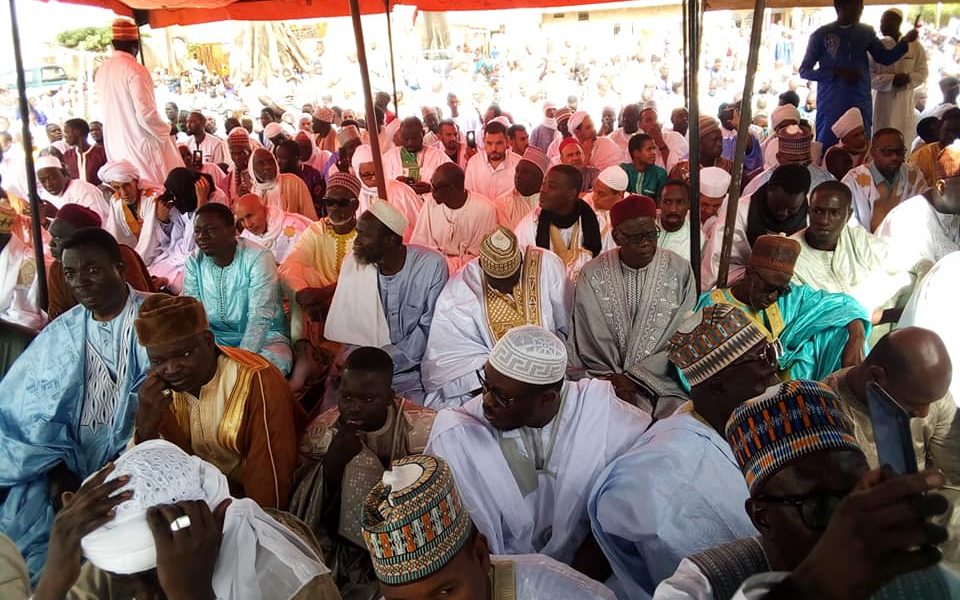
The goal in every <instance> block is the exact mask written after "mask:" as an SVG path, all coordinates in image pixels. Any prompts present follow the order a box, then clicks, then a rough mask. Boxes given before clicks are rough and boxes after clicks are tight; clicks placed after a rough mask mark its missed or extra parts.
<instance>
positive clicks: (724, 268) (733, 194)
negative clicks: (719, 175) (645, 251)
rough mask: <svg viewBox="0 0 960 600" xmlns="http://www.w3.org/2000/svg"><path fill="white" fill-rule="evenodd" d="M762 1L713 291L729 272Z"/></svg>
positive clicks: (758, 1) (758, 2)
mask: <svg viewBox="0 0 960 600" xmlns="http://www.w3.org/2000/svg"><path fill="white" fill-rule="evenodd" d="M765 7H766V1H765V0H756V3H755V4H754V6H753V27H752V28H751V30H750V53H749V54H748V55H747V73H746V77H745V78H744V80H743V99H742V100H741V101H740V126H739V127H737V150H736V154H735V155H734V157H733V178H732V180H731V181H730V191H729V195H728V196H727V215H726V220H725V222H724V227H723V245H722V246H721V250H720V267H719V268H718V269H717V288H724V287H727V276H728V275H729V273H730V253H731V251H732V248H733V230H734V227H735V226H736V222H737V207H738V205H739V204H740V189H741V187H740V184H741V182H742V181H743V159H744V155H745V154H746V151H747V142H748V141H749V139H750V121H751V120H752V117H751V113H752V112H753V111H752V110H751V108H752V102H751V97H752V96H753V79H754V75H756V72H757V61H758V59H759V56H760V34H761V33H763V11H764V8H765Z"/></svg>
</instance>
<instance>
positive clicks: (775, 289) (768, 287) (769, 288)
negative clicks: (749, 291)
mask: <svg viewBox="0 0 960 600" xmlns="http://www.w3.org/2000/svg"><path fill="white" fill-rule="evenodd" d="M757 279H759V280H760V281H761V282H762V283H763V289H762V290H761V292H762V293H763V294H776V295H777V296H779V297H783V296H787V295H789V294H790V291H791V288H790V286H789V285H775V284H773V283H770V282H769V281H767V280H766V279H764V278H763V277H760V275H759V274H757Z"/></svg>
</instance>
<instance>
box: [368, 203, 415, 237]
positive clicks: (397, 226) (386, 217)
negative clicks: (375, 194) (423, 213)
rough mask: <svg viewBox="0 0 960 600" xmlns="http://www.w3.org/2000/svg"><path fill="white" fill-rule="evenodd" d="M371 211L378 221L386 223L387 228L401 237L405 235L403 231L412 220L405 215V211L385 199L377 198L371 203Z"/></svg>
mask: <svg viewBox="0 0 960 600" xmlns="http://www.w3.org/2000/svg"><path fill="white" fill-rule="evenodd" d="M369 212H370V213H371V214H373V216H374V217H376V218H377V220H378V221H380V222H381V223H383V224H384V225H386V226H387V229H389V230H390V231H392V232H394V233H395V234H397V235H399V236H400V237H403V233H404V232H405V231H406V230H407V227H408V226H409V225H410V221H408V220H407V218H406V217H405V216H403V213H402V212H400V211H399V210H397V209H396V208H394V206H393V205H392V204H390V203H389V202H387V201H385V200H377V201H375V202H373V203H372V204H370V208H369Z"/></svg>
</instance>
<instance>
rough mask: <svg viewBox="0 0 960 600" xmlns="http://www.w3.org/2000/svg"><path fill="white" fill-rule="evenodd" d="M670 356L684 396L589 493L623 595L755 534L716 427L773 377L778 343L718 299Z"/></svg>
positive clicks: (676, 341) (690, 323)
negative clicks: (693, 557)
mask: <svg viewBox="0 0 960 600" xmlns="http://www.w3.org/2000/svg"><path fill="white" fill-rule="evenodd" d="M669 358H670V361H671V362H672V363H673V364H674V365H675V366H676V367H677V369H679V371H680V372H681V373H682V375H683V377H684V378H685V379H686V381H687V382H688V383H689V384H690V385H691V386H692V388H691V390H690V398H691V402H688V403H686V404H684V405H683V406H681V407H680V408H679V409H678V410H677V411H676V412H675V413H674V414H673V415H672V416H670V417H668V418H666V419H663V420H660V421H658V422H657V423H655V424H654V425H653V426H652V427H651V428H650V429H649V431H647V432H646V433H645V434H643V436H642V437H641V438H640V440H639V442H638V443H637V445H636V446H635V447H634V448H633V449H632V450H631V451H629V452H627V453H626V454H624V455H623V456H622V457H620V458H618V459H617V460H616V461H614V463H613V464H612V465H611V466H610V467H609V468H607V470H606V471H605V472H604V473H603V474H602V475H601V476H600V479H599V481H600V482H601V483H600V484H599V485H598V486H597V487H596V488H595V489H594V491H593V494H592V495H591V498H590V504H589V510H590V519H591V524H592V529H593V534H594V536H595V537H596V538H597V542H598V543H599V544H600V547H601V548H602V549H603V551H604V553H605V554H606V556H607V559H608V560H609V561H610V565H611V566H612V567H613V572H614V574H615V575H616V577H617V580H618V582H619V584H620V585H621V586H622V590H623V591H624V595H622V596H621V597H622V598H624V599H626V598H630V599H632V598H649V597H650V596H651V595H652V594H653V591H654V589H655V588H656V587H657V584H659V583H660V581H662V580H663V579H665V578H667V577H669V576H670V575H672V574H673V572H674V571H675V570H676V568H677V565H678V564H680V561H681V559H683V557H685V556H687V555H689V554H692V553H694V552H697V551H699V550H704V549H706V548H710V547H711V546H715V545H717V544H721V543H724V542H729V541H732V540H735V539H737V538H741V537H745V536H749V535H753V534H754V528H753V525H751V523H750V520H749V519H748V518H747V515H746V514H745V513H744V512H743V502H744V500H746V499H747V488H746V486H745V485H744V484H743V479H742V477H741V475H740V472H739V471H738V470H737V466H736V463H735V462H734V458H733V454H732V452H731V450H730V447H729V446H728V445H727V443H726V440H724V438H723V428H724V425H725V424H726V421H727V419H728V418H729V416H730V414H731V413H732V412H733V410H734V409H735V408H736V407H737V405H738V404H740V403H741V402H743V401H745V400H746V399H748V398H751V397H753V396H756V395H757V394H759V393H761V392H763V391H764V390H765V389H766V388H767V386H768V385H770V384H775V383H776V379H775V378H774V377H773V375H774V373H775V369H776V349H775V347H773V346H772V345H770V344H769V343H768V342H767V340H766V338H765V337H764V336H763V333H762V332H761V331H760V329H759V328H757V327H756V326H755V325H754V324H753V323H751V322H750V320H749V319H747V317H746V315H744V314H743V313H742V312H741V311H739V310H737V309H736V308H734V307H732V306H728V305H722V304H721V305H717V306H712V307H709V308H706V309H704V310H702V311H700V312H698V313H695V314H694V315H692V316H691V317H690V318H689V319H687V320H686V321H685V322H684V323H683V324H682V325H681V327H680V330H679V331H678V332H677V333H676V334H675V335H674V336H673V337H672V338H671V340H670V343H669Z"/></svg>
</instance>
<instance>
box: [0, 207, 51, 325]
mask: <svg viewBox="0 0 960 600" xmlns="http://www.w3.org/2000/svg"><path fill="white" fill-rule="evenodd" d="M16 219H17V213H16V211H15V210H13V208H12V207H11V206H10V205H9V204H7V203H6V202H5V201H0V321H4V322H6V323H13V324H14V325H20V326H21V327H26V328H27V329H32V330H34V331H39V330H40V328H42V327H43V326H44V325H45V324H46V322H47V316H46V315H45V314H44V312H43V311H42V310H41V309H40V303H39V293H40V282H39V278H38V277H37V263H36V258H35V256H34V252H33V247H32V246H30V245H29V244H26V243H24V241H23V240H21V239H20V238H19V237H18V236H17V235H16V233H14V231H13V229H14V223H15V221H16Z"/></svg>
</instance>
